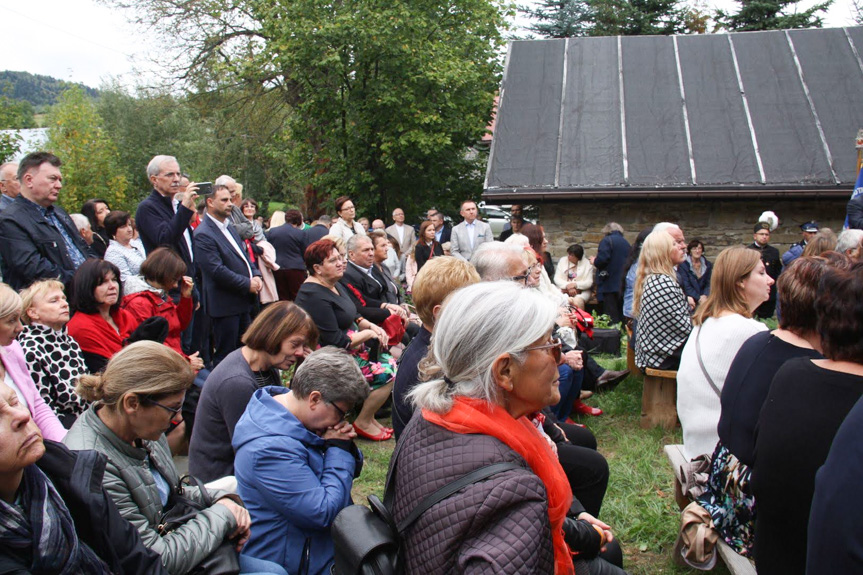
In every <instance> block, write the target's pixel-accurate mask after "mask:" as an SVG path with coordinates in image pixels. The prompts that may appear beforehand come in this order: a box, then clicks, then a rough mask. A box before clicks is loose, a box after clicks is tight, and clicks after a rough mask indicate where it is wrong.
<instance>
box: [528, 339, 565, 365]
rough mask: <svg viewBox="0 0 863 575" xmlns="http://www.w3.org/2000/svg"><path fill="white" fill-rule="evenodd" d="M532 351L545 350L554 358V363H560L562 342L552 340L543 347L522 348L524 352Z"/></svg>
mask: <svg viewBox="0 0 863 575" xmlns="http://www.w3.org/2000/svg"><path fill="white" fill-rule="evenodd" d="M534 349H547V350H549V351H550V353H551V357H553V358H554V361H555V362H557V363H560V358H561V357H563V342H562V341H560V340H559V339H552V340H551V341H550V342H549V343H546V344H543V345H533V346H531V347H526V348H524V351H531V350H534Z"/></svg>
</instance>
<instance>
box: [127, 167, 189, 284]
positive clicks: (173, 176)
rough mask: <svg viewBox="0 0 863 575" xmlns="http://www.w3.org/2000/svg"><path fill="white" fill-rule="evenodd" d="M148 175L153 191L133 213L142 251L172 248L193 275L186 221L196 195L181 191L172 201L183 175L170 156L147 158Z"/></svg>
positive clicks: (187, 223)
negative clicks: (142, 246)
mask: <svg viewBox="0 0 863 575" xmlns="http://www.w3.org/2000/svg"><path fill="white" fill-rule="evenodd" d="M147 177H148V178H149V179H150V182H151V183H152V184H153V191H152V192H150V195H149V196H147V197H146V198H144V200H143V201H142V202H141V203H140V204H139V205H138V210H137V211H136V212H135V225H136V226H137V228H138V233H139V234H140V236H141V243H143V244H144V250H146V251H147V253H150V252H152V251H153V250H155V249H156V248H158V247H163V246H164V247H169V248H171V249H172V250H174V251H175V252H177V253H178V254H179V255H180V257H181V258H183V261H184V262H186V270H187V273H186V275H188V276H189V277H192V278H193V277H195V263H194V257H193V253H194V251H193V244H192V228H191V227H189V223H190V222H191V220H192V216H193V215H195V200H197V198H198V194H196V193H195V192H194V190H193V191H191V192H188V193H186V194H183V195H182V196H181V198H182V201H179V202H175V201H174V200H175V199H176V198H177V193H178V192H180V191H181V188H180V180H181V179H182V174H181V173H180V164H179V163H178V162H177V159H176V158H174V157H173V156H156V157H154V158H153V159H152V160H150V163H149V164H148V165H147ZM195 189H197V188H195Z"/></svg>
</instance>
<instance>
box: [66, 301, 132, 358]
mask: <svg viewBox="0 0 863 575" xmlns="http://www.w3.org/2000/svg"><path fill="white" fill-rule="evenodd" d="M111 319H113V320H114V323H115V324H117V329H118V330H120V331H119V332H117V331H115V330H114V328H113V327H111V325H110V324H109V323H108V322H107V321H105V320H104V319H103V318H102V316H101V315H100V314H98V313H93V314H90V313H82V312H78V313H76V314H75V315H73V316H72V319H71V320H70V321H69V324H68V325H67V328H68V330H69V335H71V336H72V339H74V340H75V341H77V342H78V345H79V346H81V351H83V352H86V353H93V354H96V355H100V356H102V357H104V358H107V359H111V356H113V355H114V354H115V353H117V352H118V351H120V350H121V349H123V341H125V340H126V338H128V337H129V334H130V333H132V332H133V331H134V330H135V328H136V327H138V324H137V323H136V322H135V318H134V317H133V316H132V314H130V313H129V312H127V311H126V310H124V309H122V308H121V309H118V310H117V311H116V312H114V313H112V314H111Z"/></svg>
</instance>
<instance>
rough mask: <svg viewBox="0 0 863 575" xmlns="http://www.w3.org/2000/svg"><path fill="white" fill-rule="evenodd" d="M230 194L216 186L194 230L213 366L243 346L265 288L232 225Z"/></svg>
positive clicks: (223, 188) (222, 187) (196, 258)
mask: <svg viewBox="0 0 863 575" xmlns="http://www.w3.org/2000/svg"><path fill="white" fill-rule="evenodd" d="M231 208H232V204H231V193H230V191H228V188H227V187H226V186H224V185H215V186H213V193H212V194H210V196H209V197H207V214H206V215H205V216H204V217H203V219H202V220H201V224H200V225H199V226H198V227H197V228H196V229H195V261H196V262H198V268H199V269H200V271H201V277H202V286H201V287H202V292H203V300H204V309H206V310H207V315H209V316H210V317H211V318H212V320H213V340H214V341H213V343H214V346H215V350H216V351H215V353H214V354H213V365H214V366H215V365H217V364H218V363H219V362H220V361H221V360H223V359H224V358H225V356H227V355H228V354H229V353H231V352H232V351H234V350H235V349H237V348H238V347H240V337H241V336H242V334H243V332H245V331H246V328H247V327H248V326H249V323H251V311H252V306H253V305H254V302H255V298H257V296H258V292H260V291H261V288H262V287H263V282H262V281H261V274H260V272H259V271H258V268H257V267H256V266H255V264H253V263H252V262H251V261H250V260H249V257H248V254H247V253H246V251H245V250H244V249H243V246H244V244H243V242H242V240H241V239H240V236H239V235H238V234H237V231H236V230H235V229H234V226H233V225H230V215H231Z"/></svg>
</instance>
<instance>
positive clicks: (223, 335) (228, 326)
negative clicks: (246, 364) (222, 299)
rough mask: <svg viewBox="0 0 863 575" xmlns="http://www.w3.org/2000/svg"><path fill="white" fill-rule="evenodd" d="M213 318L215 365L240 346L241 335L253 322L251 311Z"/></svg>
mask: <svg viewBox="0 0 863 575" xmlns="http://www.w3.org/2000/svg"><path fill="white" fill-rule="evenodd" d="M212 319H213V344H214V346H215V348H216V349H215V352H213V367H216V366H217V365H219V363H221V361H222V360H223V359H225V357H226V356H227V355H228V354H229V353H231V352H232V351H234V350H235V349H237V348H238V347H240V345H242V344H241V342H240V337H241V336H242V335H243V333H245V331H246V328H247V327H249V324H250V323H251V316H250V315H249V312H246V313H241V314H239V315H229V316H225V317H214V318H212Z"/></svg>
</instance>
